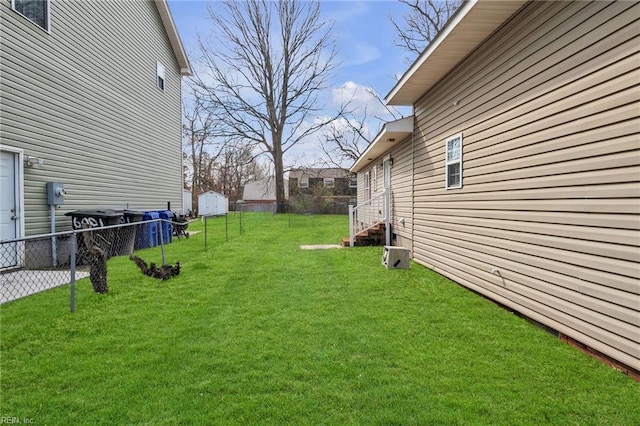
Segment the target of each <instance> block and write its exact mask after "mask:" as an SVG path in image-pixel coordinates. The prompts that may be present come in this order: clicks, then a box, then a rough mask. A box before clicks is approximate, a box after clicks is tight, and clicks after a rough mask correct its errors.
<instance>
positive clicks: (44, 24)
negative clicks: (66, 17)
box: [11, 0, 49, 31]
mask: <svg viewBox="0 0 640 426" xmlns="http://www.w3.org/2000/svg"><path fill="white" fill-rule="evenodd" d="M11 8H12V9H13V10H15V11H16V12H18V13H19V14H21V15H22V16H24V17H25V18H27V19H28V20H30V21H31V22H33V23H34V24H36V25H37V26H39V27H40V28H42V29H43V30H45V31H49V0H11Z"/></svg>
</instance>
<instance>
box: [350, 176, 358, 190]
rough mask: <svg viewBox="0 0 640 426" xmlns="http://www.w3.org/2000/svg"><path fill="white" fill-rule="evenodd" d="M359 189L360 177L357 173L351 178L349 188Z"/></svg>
mask: <svg viewBox="0 0 640 426" xmlns="http://www.w3.org/2000/svg"><path fill="white" fill-rule="evenodd" d="M357 187H358V175H356V174H355V173H354V174H352V175H351V176H349V188H357Z"/></svg>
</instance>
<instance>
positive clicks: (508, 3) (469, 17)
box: [385, 0, 527, 105]
mask: <svg viewBox="0 0 640 426" xmlns="http://www.w3.org/2000/svg"><path fill="white" fill-rule="evenodd" d="M526 2H527V0H505V1H495V0H467V1H465V2H464V3H463V4H462V6H460V9H458V11H457V12H456V13H455V15H454V16H452V17H451V19H450V20H449V22H448V23H447V25H446V26H445V27H444V28H443V29H442V31H440V33H439V34H438V35H437V36H436V38H435V39H434V40H433V41H432V42H431V43H430V44H429V45H428V46H427V48H426V49H425V50H424V51H423V52H422V54H421V55H420V56H419V57H418V58H417V59H416V61H415V62H414V63H413V65H411V67H410V68H409V69H408V70H407V71H406V72H405V73H404V75H403V76H402V77H401V78H400V80H399V81H398V82H397V83H396V85H395V86H394V87H393V89H391V91H390V92H389V94H387V96H385V102H386V103H387V104H388V105H413V104H415V103H416V101H417V100H418V99H420V97H422V95H424V94H425V93H426V92H427V91H428V90H429V89H430V88H431V87H433V86H434V85H435V84H436V83H437V82H438V81H439V80H440V79H441V78H442V77H444V76H445V75H446V74H447V73H449V72H450V71H451V70H452V69H453V68H454V67H455V66H456V65H457V64H458V63H460V61H461V60H463V59H464V58H465V57H466V56H467V55H468V54H469V53H471V52H472V51H473V50H474V49H475V48H476V47H477V46H478V45H479V44H480V43H482V41H484V40H485V39H486V38H487V37H488V36H489V35H491V33H493V32H494V31H495V30H496V29H497V28H498V27H500V26H501V25H502V24H503V23H504V22H505V21H506V20H508V19H509V18H510V17H511V16H512V15H513V14H514V13H515V12H516V11H518V9H520V8H521V7H522V6H523V5H524V4H525V3H526Z"/></svg>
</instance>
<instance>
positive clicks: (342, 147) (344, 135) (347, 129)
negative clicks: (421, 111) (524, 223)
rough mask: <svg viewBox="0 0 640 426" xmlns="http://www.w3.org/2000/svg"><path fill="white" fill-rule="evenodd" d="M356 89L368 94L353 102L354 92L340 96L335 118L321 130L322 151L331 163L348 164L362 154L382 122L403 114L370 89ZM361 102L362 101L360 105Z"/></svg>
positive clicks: (340, 165) (344, 165) (346, 165)
mask: <svg viewBox="0 0 640 426" xmlns="http://www.w3.org/2000/svg"><path fill="white" fill-rule="evenodd" d="M356 90H358V89H356ZM359 90H361V91H364V92H365V93H366V94H367V95H368V96H367V97H366V99H365V100H363V99H360V101H359V102H356V101H355V100H354V97H355V94H354V93H353V92H352V93H351V96H350V97H349V98H346V99H345V98H344V97H342V98H341V103H340V106H339V113H338V119H336V120H334V121H332V122H331V123H330V124H329V125H328V126H326V128H325V129H324V130H323V136H324V144H323V145H322V150H323V152H324V153H325V155H326V158H327V159H328V160H327V162H328V163H329V164H330V165H332V166H335V167H349V166H351V165H352V164H353V163H355V162H356V160H357V159H358V158H360V156H361V155H362V154H363V153H364V151H365V150H366V149H367V147H368V146H369V144H370V143H371V141H372V140H373V137H375V135H376V134H377V132H378V130H379V129H380V128H381V127H382V125H383V124H384V123H386V122H387V121H390V120H397V119H399V118H401V116H402V115H401V114H400V112H399V111H398V110H397V109H395V108H394V107H391V106H389V105H387V104H385V102H384V100H383V99H382V98H381V97H380V95H378V93H376V92H375V90H373V88H371V87H364V88H362V87H361V88H360V89H359ZM360 97H362V96H360ZM363 101H364V103H363V104H359V103H362V102H363Z"/></svg>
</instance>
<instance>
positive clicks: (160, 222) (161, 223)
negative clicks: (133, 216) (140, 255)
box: [158, 219, 167, 265]
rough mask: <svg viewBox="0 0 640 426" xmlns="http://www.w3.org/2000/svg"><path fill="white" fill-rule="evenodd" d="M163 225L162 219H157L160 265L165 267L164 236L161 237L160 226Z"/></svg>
mask: <svg viewBox="0 0 640 426" xmlns="http://www.w3.org/2000/svg"><path fill="white" fill-rule="evenodd" d="M163 224H164V222H163V219H158V225H159V227H160V229H159V231H160V232H159V234H160V250H161V251H162V264H163V265H166V264H167V262H165V254H164V235H162V225H163Z"/></svg>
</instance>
